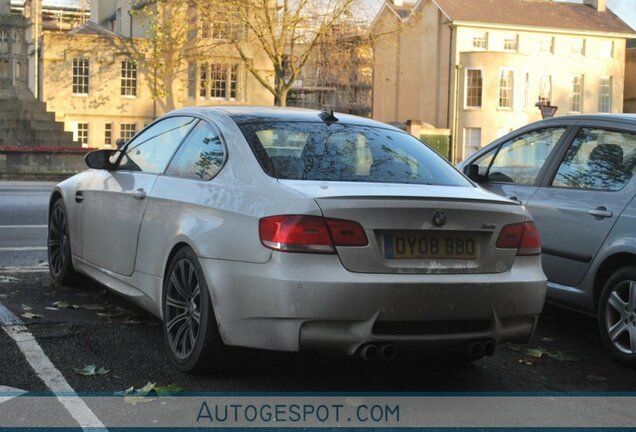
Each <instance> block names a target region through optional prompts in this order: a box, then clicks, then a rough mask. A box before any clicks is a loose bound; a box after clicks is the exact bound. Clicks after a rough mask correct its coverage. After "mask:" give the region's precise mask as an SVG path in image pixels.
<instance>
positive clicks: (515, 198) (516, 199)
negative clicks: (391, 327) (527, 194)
mask: <svg viewBox="0 0 636 432" xmlns="http://www.w3.org/2000/svg"><path fill="white" fill-rule="evenodd" d="M508 199H509V200H511V201H517V202H519V203H520V202H521V200H520V199H519V198H518V197H516V196H515V195H513V196H509V197H508Z"/></svg>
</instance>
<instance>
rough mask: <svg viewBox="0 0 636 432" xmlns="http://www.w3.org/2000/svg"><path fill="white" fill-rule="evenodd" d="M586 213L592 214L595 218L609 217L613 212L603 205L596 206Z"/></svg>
mask: <svg viewBox="0 0 636 432" xmlns="http://www.w3.org/2000/svg"><path fill="white" fill-rule="evenodd" d="M588 213H589V215H590V216H594V217H595V218H597V219H605V218H611V217H612V216H613V213H612V212H611V211H609V210H607V208H605V207H597V208H595V209H594V210H590V211H589V212H588Z"/></svg>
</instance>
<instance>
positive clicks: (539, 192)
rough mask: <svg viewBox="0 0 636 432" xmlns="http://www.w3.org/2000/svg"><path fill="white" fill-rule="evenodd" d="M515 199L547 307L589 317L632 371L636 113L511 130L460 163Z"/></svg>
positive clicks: (635, 345) (635, 346)
mask: <svg viewBox="0 0 636 432" xmlns="http://www.w3.org/2000/svg"><path fill="white" fill-rule="evenodd" d="M460 167H461V168H462V169H463V170H464V173H465V174H467V175H468V176H469V177H470V178H471V179H473V180H474V181H476V182H477V183H480V184H481V185H482V186H483V187H485V188H487V189H489V190H491V191H493V192H496V193H498V194H501V195H504V196H506V197H509V198H511V199H514V200H517V201H520V202H522V203H523V204H525V205H526V206H527V208H528V209H529V210H530V213H531V214H532V216H533V217H534V220H535V223H536V225H537V227H538V229H539V233H540V235H541V242H542V245H543V247H542V251H543V269H544V271H545V273H546V275H547V277H548V281H549V283H548V301H551V302H553V303H557V304H560V305H563V306H566V307H569V308H574V309H576V310H579V311H582V312H586V313H593V314H596V315H597V316H598V321H599V328H600V331H601V339H602V341H603V343H604V344H605V346H606V347H607V348H608V349H609V351H610V353H611V354H612V356H613V357H614V358H616V359H617V360H619V361H621V362H623V363H628V364H630V365H632V366H634V365H636V199H634V197H635V195H636V180H635V179H634V174H635V172H636V115H630V114H622V115H600V114H599V115H582V116H570V117H557V118H552V119H547V120H542V121H539V122H536V123H533V124H530V125H528V126H525V127H523V128H521V129H518V130H516V131H514V132H512V133H510V134H508V135H506V136H504V137H502V138H500V139H498V140H497V141H495V142H493V143H492V144H490V145H488V146H487V147H485V148H483V149H481V150H480V151H478V152H477V153H475V154H473V155H471V156H470V157H468V158H467V159H466V160H465V161H463V162H462V163H461V164H460Z"/></svg>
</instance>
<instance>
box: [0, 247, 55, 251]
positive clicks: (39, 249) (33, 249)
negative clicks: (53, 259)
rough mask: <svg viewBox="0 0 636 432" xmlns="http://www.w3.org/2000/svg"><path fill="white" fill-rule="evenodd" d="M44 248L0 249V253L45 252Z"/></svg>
mask: <svg viewBox="0 0 636 432" xmlns="http://www.w3.org/2000/svg"><path fill="white" fill-rule="evenodd" d="M45 250H46V246H27V247H0V252H24V251H45Z"/></svg>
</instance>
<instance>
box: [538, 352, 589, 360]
mask: <svg viewBox="0 0 636 432" xmlns="http://www.w3.org/2000/svg"><path fill="white" fill-rule="evenodd" d="M547 356H548V357H550V358H551V359H554V360H558V361H560V362H566V361H568V362H577V361H580V360H582V359H583V357H581V356H579V355H577V354H576V353H575V352H574V351H555V352H549V353H547Z"/></svg>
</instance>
